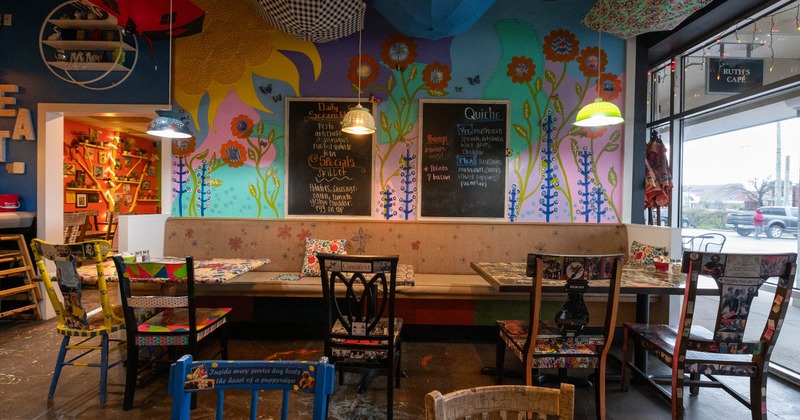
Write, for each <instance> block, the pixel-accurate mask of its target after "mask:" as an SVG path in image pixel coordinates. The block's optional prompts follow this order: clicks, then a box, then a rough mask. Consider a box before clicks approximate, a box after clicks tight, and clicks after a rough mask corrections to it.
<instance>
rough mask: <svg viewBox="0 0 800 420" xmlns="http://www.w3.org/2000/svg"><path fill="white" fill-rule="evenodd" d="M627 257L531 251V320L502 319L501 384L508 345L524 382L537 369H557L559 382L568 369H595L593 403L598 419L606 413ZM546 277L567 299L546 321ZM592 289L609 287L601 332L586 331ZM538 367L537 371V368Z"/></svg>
mask: <svg viewBox="0 0 800 420" xmlns="http://www.w3.org/2000/svg"><path fill="white" fill-rule="evenodd" d="M622 261H623V255H620V254H614V255H542V254H528V262H527V269H526V274H527V275H528V276H530V277H532V278H533V282H532V283H533V284H532V287H531V293H530V315H529V319H528V322H524V321H517V320H499V321H497V326H498V328H499V331H500V335H499V337H498V341H497V352H496V358H497V360H496V363H497V383H498V384H502V383H503V369H504V365H505V350H506V347H508V348H510V349H511V350H512V352H513V353H514V355H516V357H517V358H518V359H519V360H521V361H522V363H523V365H524V368H525V372H524V374H525V385H528V386H531V385H534V384H536V383H538V382H539V381H538V378H537V379H536V380H534V374H537V375H538V371H539V369H545V368H558V369H559V376H560V379H561V380H564V379H566V372H567V369H574V368H585V369H594V370H595V375H594V376H595V384H594V385H595V407H596V413H597V418H598V419H604V418H605V416H606V404H605V401H606V399H605V390H606V384H605V379H606V361H607V359H608V351H609V349H610V347H611V342H612V341H613V339H614V326H615V325H616V321H617V306H618V304H619V289H620V286H621V278H622ZM545 280H547V281H548V282H553V281H555V282H558V283H559V284H564V285H565V289H566V291H567V296H568V298H567V301H566V302H564V304H563V306H562V307H561V309H560V310H559V311H558V312H557V313H556V316H555V319H554V320H547V321H545V320H542V319H541V308H542V285H543V284H544V282H545ZM593 288H596V289H598V291H601V290H604V291H606V302H607V303H606V314H605V321H604V323H603V327H602V331H601V333H600V334H586V333H584V332H583V328H584V326H586V325H587V324H588V322H589V312H588V309H587V308H586V305H585V303H584V302H583V294H584V293H585V292H586V291H587V290H592V289H593ZM534 370H535V372H534Z"/></svg>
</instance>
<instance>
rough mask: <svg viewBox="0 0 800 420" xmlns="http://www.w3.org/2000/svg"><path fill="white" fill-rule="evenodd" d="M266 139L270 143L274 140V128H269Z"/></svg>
mask: <svg viewBox="0 0 800 420" xmlns="http://www.w3.org/2000/svg"><path fill="white" fill-rule="evenodd" d="M267 141H268V142H270V143H274V142H275V129H274V128H273V129H272V130H269V136H267Z"/></svg>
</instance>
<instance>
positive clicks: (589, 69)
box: [576, 47, 608, 77]
mask: <svg viewBox="0 0 800 420" xmlns="http://www.w3.org/2000/svg"><path fill="white" fill-rule="evenodd" d="M576 60H577V61H578V69H579V70H580V71H581V72H582V73H583V75H584V76H586V77H597V74H598V73H600V72H602V71H603V70H605V68H606V65H607V64H608V57H607V56H606V52H605V51H600V52H598V48H597V47H586V48H584V49H583V50H581V55H580V56H578V58H576ZM598 67H599V70H598Z"/></svg>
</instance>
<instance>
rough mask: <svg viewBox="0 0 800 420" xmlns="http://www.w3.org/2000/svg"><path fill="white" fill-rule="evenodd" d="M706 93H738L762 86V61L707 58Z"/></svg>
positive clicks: (754, 59)
mask: <svg viewBox="0 0 800 420" xmlns="http://www.w3.org/2000/svg"><path fill="white" fill-rule="evenodd" d="M706 68H707V69H708V83H707V84H706V86H707V91H708V92H707V93H739V92H744V91H747V90H750V89H753V88H757V87H761V86H762V85H763V84H764V60H762V59H756V58H711V57H709V58H708V65H707V66H706Z"/></svg>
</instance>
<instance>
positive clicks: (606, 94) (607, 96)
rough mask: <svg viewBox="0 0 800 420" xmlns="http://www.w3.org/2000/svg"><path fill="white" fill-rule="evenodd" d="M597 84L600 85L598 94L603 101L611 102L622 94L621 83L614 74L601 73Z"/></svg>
mask: <svg viewBox="0 0 800 420" xmlns="http://www.w3.org/2000/svg"><path fill="white" fill-rule="evenodd" d="M597 83H598V84H599V85H600V86H599V87H600V89H599V90H598V93H599V95H600V97H601V98H603V100H604V101H613V100H614V99H617V98H619V95H620V94H621V93H622V81H621V80H619V78H617V75H616V74H612V73H603V74H602V75H600V80H598V81H597Z"/></svg>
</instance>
